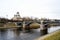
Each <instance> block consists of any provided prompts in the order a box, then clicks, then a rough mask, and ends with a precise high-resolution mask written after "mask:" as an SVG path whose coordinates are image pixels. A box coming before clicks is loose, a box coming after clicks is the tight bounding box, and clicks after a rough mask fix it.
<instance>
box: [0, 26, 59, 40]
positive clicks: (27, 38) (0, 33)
mask: <svg viewBox="0 0 60 40" xmlns="http://www.w3.org/2000/svg"><path fill="white" fill-rule="evenodd" d="M58 29H60V26H57V27H51V28H48V33H51V32H54V31H56V30H58ZM38 37H41V36H40V29H33V30H32V31H31V32H29V33H23V32H22V31H20V30H13V29H7V30H0V40H34V39H36V38H38Z"/></svg>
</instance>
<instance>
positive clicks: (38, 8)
mask: <svg viewBox="0 0 60 40" xmlns="http://www.w3.org/2000/svg"><path fill="white" fill-rule="evenodd" d="M16 12H19V13H20V15H21V17H27V16H28V17H36V18H50V19H60V0H0V17H5V18H12V17H13V16H14V14H16Z"/></svg>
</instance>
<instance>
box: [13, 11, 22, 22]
mask: <svg viewBox="0 0 60 40" xmlns="http://www.w3.org/2000/svg"><path fill="white" fill-rule="evenodd" d="M12 20H21V21H22V18H21V16H20V14H19V12H17V14H15V15H14V17H13V18H12Z"/></svg>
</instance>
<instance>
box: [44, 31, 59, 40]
mask: <svg viewBox="0 0 60 40" xmlns="http://www.w3.org/2000/svg"><path fill="white" fill-rule="evenodd" d="M44 40H60V30H59V31H58V32H56V33H54V34H53V35H51V36H49V37H46V38H45V39H44Z"/></svg>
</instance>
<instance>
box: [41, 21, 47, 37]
mask: <svg viewBox="0 0 60 40" xmlns="http://www.w3.org/2000/svg"><path fill="white" fill-rule="evenodd" d="M47 27H48V24H44V23H43V21H41V25H40V35H41V36H42V35H45V34H48V28H47Z"/></svg>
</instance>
